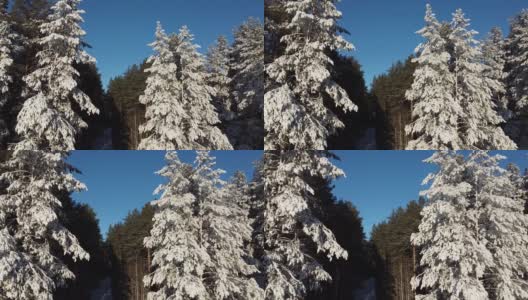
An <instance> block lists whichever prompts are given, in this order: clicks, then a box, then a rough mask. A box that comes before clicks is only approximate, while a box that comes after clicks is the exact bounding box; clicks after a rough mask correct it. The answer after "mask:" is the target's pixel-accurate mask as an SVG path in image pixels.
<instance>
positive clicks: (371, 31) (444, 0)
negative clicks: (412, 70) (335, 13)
mask: <svg viewBox="0 0 528 300" xmlns="http://www.w3.org/2000/svg"><path fill="white" fill-rule="evenodd" d="M426 3H431V5H432V6H433V10H434V11H435V13H436V15H437V17H438V18H439V19H440V20H446V21H450V20H451V13H452V12H454V11H455V10H456V9H457V8H462V9H463V10H464V11H465V12H466V15H467V16H468V17H469V18H471V19H472V28H473V29H475V30H477V31H479V32H480V33H481V35H483V36H485V35H486V34H487V32H489V30H490V29H491V28H492V27H494V26H500V27H502V28H503V30H504V32H505V33H507V32H508V20H509V19H510V18H511V17H512V16H514V15H515V14H517V13H518V12H520V11H521V9H522V8H528V1H526V0H462V1H461V0H428V1H426V0H400V1H395V0H368V1H352V0H342V1H341V2H340V3H339V4H338V8H339V9H340V10H341V12H342V13H343V19H342V20H341V25H342V26H343V27H345V28H346V29H348V31H350V35H349V36H347V39H348V40H349V41H350V42H352V43H353V44H354V45H355V46H356V51H354V52H351V54H353V55H354V56H355V57H356V58H357V59H358V60H359V62H360V63H361V64H362V65H363V70H364V71H365V79H366V82H367V85H370V83H371V81H372V78H373V77H374V76H375V75H379V74H381V73H383V72H385V71H386V70H387V69H388V68H389V67H390V66H391V65H392V64H393V63H394V62H396V61H397V60H400V59H405V58H407V57H408V56H409V55H410V54H412V53H413V51H414V49H415V48H416V46H417V45H418V44H419V43H420V42H421V41H422V39H421V37H420V36H418V35H417V34H415V32H416V31H418V30H419V29H420V28H422V27H423V25H424V21H423V17H424V14H425V5H426Z"/></svg>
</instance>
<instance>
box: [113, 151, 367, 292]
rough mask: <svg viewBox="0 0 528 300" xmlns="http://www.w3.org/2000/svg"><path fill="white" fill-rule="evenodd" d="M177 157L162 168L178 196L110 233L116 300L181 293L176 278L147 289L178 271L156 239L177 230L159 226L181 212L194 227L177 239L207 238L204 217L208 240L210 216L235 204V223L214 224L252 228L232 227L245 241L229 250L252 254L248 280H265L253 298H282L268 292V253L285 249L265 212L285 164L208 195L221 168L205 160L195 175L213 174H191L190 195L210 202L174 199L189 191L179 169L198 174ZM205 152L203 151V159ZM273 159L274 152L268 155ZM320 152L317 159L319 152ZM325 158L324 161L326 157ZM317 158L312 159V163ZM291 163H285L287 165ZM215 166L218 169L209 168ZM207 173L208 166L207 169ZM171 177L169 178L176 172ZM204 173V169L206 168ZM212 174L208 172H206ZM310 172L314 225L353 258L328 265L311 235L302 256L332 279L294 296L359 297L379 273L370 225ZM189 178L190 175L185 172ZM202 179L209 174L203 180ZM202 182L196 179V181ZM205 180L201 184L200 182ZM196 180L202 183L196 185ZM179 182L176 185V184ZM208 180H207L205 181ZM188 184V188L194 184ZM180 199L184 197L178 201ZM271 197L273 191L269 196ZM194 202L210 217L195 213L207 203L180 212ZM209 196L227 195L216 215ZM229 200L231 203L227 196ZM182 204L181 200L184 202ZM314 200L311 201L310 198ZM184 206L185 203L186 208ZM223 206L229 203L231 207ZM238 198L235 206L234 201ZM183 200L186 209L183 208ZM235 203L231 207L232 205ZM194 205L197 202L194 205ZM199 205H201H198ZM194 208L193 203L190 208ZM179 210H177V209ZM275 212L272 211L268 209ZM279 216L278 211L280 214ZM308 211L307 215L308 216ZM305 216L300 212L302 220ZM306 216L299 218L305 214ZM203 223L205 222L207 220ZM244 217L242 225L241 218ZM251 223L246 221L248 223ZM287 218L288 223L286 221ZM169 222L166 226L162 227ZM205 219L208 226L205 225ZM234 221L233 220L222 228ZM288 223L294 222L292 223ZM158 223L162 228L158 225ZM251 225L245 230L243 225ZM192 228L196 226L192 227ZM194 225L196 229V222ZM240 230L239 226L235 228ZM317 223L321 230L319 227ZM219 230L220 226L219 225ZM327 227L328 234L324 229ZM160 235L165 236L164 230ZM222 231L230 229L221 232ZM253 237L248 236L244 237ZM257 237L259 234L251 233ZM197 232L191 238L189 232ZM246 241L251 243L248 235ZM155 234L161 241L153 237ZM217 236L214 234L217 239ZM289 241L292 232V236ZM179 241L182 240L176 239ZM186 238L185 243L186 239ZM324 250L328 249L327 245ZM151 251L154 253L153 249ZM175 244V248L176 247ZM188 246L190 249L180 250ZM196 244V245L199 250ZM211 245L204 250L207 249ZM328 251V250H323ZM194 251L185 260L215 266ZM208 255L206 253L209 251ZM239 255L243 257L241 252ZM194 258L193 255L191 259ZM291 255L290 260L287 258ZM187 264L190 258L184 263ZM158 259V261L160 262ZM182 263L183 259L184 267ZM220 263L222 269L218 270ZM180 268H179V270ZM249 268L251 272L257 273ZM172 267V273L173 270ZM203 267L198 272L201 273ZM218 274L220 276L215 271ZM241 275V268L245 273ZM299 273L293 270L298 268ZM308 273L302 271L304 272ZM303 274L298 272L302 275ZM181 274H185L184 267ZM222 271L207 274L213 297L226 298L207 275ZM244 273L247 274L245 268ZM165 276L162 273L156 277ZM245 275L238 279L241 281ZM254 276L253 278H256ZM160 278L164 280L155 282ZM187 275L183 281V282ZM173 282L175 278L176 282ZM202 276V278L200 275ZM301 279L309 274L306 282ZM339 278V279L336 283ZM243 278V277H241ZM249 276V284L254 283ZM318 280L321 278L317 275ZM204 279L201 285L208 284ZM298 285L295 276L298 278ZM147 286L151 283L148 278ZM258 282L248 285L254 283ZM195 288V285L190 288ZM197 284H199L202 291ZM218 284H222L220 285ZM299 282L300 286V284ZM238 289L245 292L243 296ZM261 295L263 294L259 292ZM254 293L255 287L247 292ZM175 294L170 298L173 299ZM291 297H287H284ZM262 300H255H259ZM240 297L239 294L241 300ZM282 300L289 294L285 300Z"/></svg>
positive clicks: (262, 168) (206, 288)
mask: <svg viewBox="0 0 528 300" xmlns="http://www.w3.org/2000/svg"><path fill="white" fill-rule="evenodd" d="M292 154H293V153H291V154H288V153H284V154H278V153H275V154H274V155H279V156H281V155H284V156H283V157H284V158H286V157H287V156H286V155H292ZM172 155H173V154H170V153H169V154H168V158H167V159H168V165H167V167H166V169H164V170H162V171H161V173H160V174H166V175H167V176H170V177H169V178H172V179H170V180H169V183H168V184H170V186H171V192H170V193H171V194H161V198H160V199H159V200H156V201H154V202H152V204H148V205H146V206H145V207H144V208H143V209H142V210H141V211H133V212H131V213H130V214H129V215H128V216H127V217H126V219H125V220H124V221H123V222H121V223H119V224H116V225H113V226H112V227H111V228H110V230H109V233H108V239H107V240H108V244H109V245H110V248H111V251H112V253H113V257H114V258H113V260H112V266H113V273H112V274H113V275H112V278H113V289H114V290H113V296H114V297H115V298H116V299H146V297H147V295H148V293H149V292H151V293H157V294H159V293H164V295H169V294H170V293H171V292H170V291H173V292H177V290H171V289H167V288H166V287H164V283H163V282H166V283H165V284H168V283H169V280H173V279H174V278H173V277H166V278H167V279H165V280H166V281H165V280H164V281H162V282H160V281H156V282H157V283H156V285H155V287H154V288H153V287H151V288H150V289H149V288H148V287H146V286H144V285H143V278H150V279H146V280H152V278H157V280H160V279H161V278H164V277H160V276H166V275H164V274H165V273H166V272H173V271H175V270H178V268H179V267H178V266H179V264H174V265H173V263H175V262H172V263H170V264H169V263H163V264H160V262H159V258H158V259H156V257H157V256H156V255H157V254H156V253H158V252H159V251H162V249H165V248H164V247H168V245H167V244H166V245H165V246H162V245H158V246H156V247H152V246H151V245H152V244H151V243H152V242H154V241H156V240H157V241H160V240H159V238H161V237H157V236H156V235H154V234H164V235H166V234H168V233H167V232H169V231H171V232H172V231H173V230H175V227H174V228H173V227H165V228H163V229H156V228H157V226H168V225H170V224H172V223H166V222H165V221H166V220H168V219H167V218H169V219H170V215H171V214H173V213H176V214H177V215H178V216H179V217H178V220H180V221H179V222H185V224H187V225H186V226H184V227H178V226H176V227H177V228H180V229H178V231H174V233H173V234H172V236H175V237H176V236H179V235H184V236H186V238H185V240H186V241H188V242H190V241H192V240H193V239H194V238H195V237H197V236H202V235H196V234H197V233H198V232H199V231H196V232H195V233H196V234H195V233H193V231H192V230H193V229H192V228H193V227H192V226H191V225H190V224H194V223H193V222H195V221H198V220H203V221H201V222H200V223H199V224H202V225H201V226H199V227H197V228H202V230H203V231H201V232H203V233H202V234H203V238H204V239H207V238H208V237H207V235H206V233H207V230H210V229H206V228H208V226H211V225H207V224H208V222H209V221H207V220H209V219H208V217H207V214H208V213H214V212H215V211H217V212H218V213H220V212H221V214H226V213H228V211H225V210H218V209H220V208H219V207H221V206H219V205H235V206H234V207H238V208H234V207H231V209H230V210H229V213H228V215H229V218H230V219H232V220H230V221H228V219H225V220H223V219H222V218H221V217H220V216H215V217H214V220H215V222H220V223H218V225H215V226H220V227H218V228H223V226H227V225H226V224H229V222H236V226H246V227H245V228H246V229H242V228H243V227H242V228H239V229H238V230H235V231H233V230H231V231H229V232H231V234H233V233H235V232H236V234H237V235H238V234H242V236H240V238H241V240H240V241H241V243H240V244H239V243H236V242H235V241H236V240H237V238H236V237H231V238H229V239H228V241H229V245H230V246H227V245H226V246H224V247H226V249H228V248H231V247H233V245H239V246H238V247H240V248H239V251H240V252H238V253H245V254H244V255H243V256H244V257H246V258H245V260H246V261H247V262H248V263H249V265H247V266H252V267H251V268H253V271H252V272H250V273H248V274H247V275H246V276H243V277H246V278H247V279H250V278H251V277H253V278H255V280H256V281H255V283H253V284H256V283H258V285H256V286H253V287H252V289H254V290H253V292H252V293H257V294H253V295H254V296H255V297H258V298H260V297H263V296H264V297H265V298H266V299H274V298H273V297H279V296H278V295H277V294H275V293H276V292H277V291H276V290H275V288H274V289H273V290H267V289H266V286H267V285H268V284H271V282H270V280H271V279H272V278H273V277H270V276H275V275H274V273H270V269H269V268H270V265H269V264H270V263H271V262H269V261H268V258H266V257H268V255H271V254H272V253H280V252H275V251H278V249H276V248H275V247H277V246H273V245H274V244H271V242H272V239H274V237H273V235H271V233H272V232H270V230H272V229H271V228H270V227H269V226H270V225H271V224H269V223H268V222H270V221H271V219H266V218H265V215H266V214H268V213H265V211H267V209H268V208H267V207H268V206H269V205H271V203H268V201H267V200H265V198H263V197H265V195H266V194H267V193H269V192H268V191H267V189H265V188H264V187H265V185H266V184H265V180H266V179H265V178H268V177H267V176H268V175H265V172H266V173H267V172H275V171H273V170H275V167H277V165H276V163H278V161H275V158H270V157H268V158H265V159H264V160H262V161H261V162H260V163H259V164H258V167H257V169H256V171H255V176H254V178H253V180H252V181H251V182H247V181H246V179H245V176H244V175H243V173H241V172H236V173H235V174H234V176H233V177H232V178H231V179H230V180H229V181H228V182H227V183H225V184H223V187H221V188H220V190H217V192H216V193H214V194H209V193H208V192H204V189H205V190H207V189H211V188H212V189H213V190H216V189H217V188H214V187H212V186H209V188H207V189H206V188H205V187H206V186H207V185H206V186H202V184H204V183H200V182H202V180H204V178H214V177H210V176H212V175H211V174H214V173H211V174H210V175H207V174H208V173H207V172H214V169H208V168H205V166H207V165H208V164H205V162H207V161H209V159H210V158H207V156H204V157H202V159H201V160H199V161H203V162H196V163H195V168H196V169H194V172H195V173H194V174H198V173H200V174H201V172H206V173H203V175H204V176H205V175H207V176H206V177H203V178H202V177H196V176H198V175H190V174H192V173H189V175H186V176H185V177H184V178H188V180H189V182H190V183H191V186H192V185H195V184H196V185H197V186H201V188H200V189H199V190H195V188H191V189H190V190H188V191H189V192H191V193H196V192H198V191H202V192H201V193H205V194H203V195H202V196H199V197H204V198H199V197H198V195H200V194H197V196H195V197H198V198H193V197H191V196H190V195H187V196H184V195H183V194H172V193H174V191H178V190H180V188H183V190H182V191H184V190H186V188H184V187H183V186H182V187H180V188H176V186H173V185H172V184H176V183H177V182H181V184H184V183H186V182H188V181H187V180H184V181H181V180H182V179H183V178H180V179H179V180H176V178H179V177H177V176H181V175H178V174H179V173H178V172H176V170H179V172H190V171H192V170H193V169H192V168H190V165H188V164H184V163H181V162H180V161H179V160H178V158H177V157H176V156H172ZM202 155H204V154H202ZM268 155H269V154H268ZM314 155H316V154H314ZM321 158H323V157H321ZM312 159H313V158H312ZM325 160H326V159H324V160H322V161H320V163H323V164H324V161H325ZM316 161H317V160H314V161H313V163H316ZM285 163H286V162H285ZM209 166H211V165H209ZM201 168H204V169H201ZM169 170H170V173H166V172H169ZM199 170H203V171H199ZM207 170H209V171H207ZM292 171H293V170H292ZM305 172H306V171H303V172H301V173H299V176H302V178H304V180H306V182H308V183H309V184H310V185H311V186H312V187H313V189H314V195H313V198H312V197H310V198H308V199H310V200H309V202H308V203H309V207H310V210H312V211H313V218H314V219H313V221H315V220H318V219H319V220H321V223H320V225H317V226H324V227H321V229H323V230H329V231H328V232H327V233H326V234H329V233H330V232H333V233H334V234H335V239H336V241H337V242H338V243H339V244H340V245H342V246H343V250H344V251H346V252H347V254H348V259H347V260H328V258H327V257H326V255H324V254H323V252H320V250H317V243H318V242H317V240H314V241H310V239H308V240H305V239H306V238H308V237H309V236H305V237H303V238H302V239H301V240H300V241H302V243H303V244H304V245H305V246H303V247H302V248H300V249H299V250H298V251H301V252H306V255H308V256H307V258H306V259H308V257H311V258H309V259H308V260H309V261H310V264H315V265H319V267H320V268H321V269H320V272H323V273H322V274H327V275H326V276H328V277H327V278H326V279H325V280H324V282H320V283H318V284H316V283H315V282H314V283H311V280H310V279H309V278H306V279H305V280H306V282H305V283H303V286H304V285H305V284H306V285H305V286H304V287H302V286H298V287H297V288H298V290H297V289H296V290H289V292H294V291H295V292H296V293H300V294H299V295H303V297H305V298H306V299H319V298H320V297H325V299H336V300H337V299H347V298H348V297H349V295H351V293H353V291H354V290H356V289H358V288H359V287H360V286H361V284H362V283H363V282H364V281H365V280H366V279H368V278H369V277H371V276H372V274H373V269H372V267H371V260H370V255H369V253H368V252H369V247H368V243H367V242H366V241H365V238H364V233H363V228H362V225H361V218H360V217H359V213H358V211H357V210H356V209H355V207H354V206H353V205H352V204H351V203H350V202H345V201H338V200H337V199H336V198H335V196H334V195H333V194H332V189H333V187H332V181H331V179H330V178H327V177H319V176H317V175H314V176H312V175H309V174H308V173H305ZM184 174H186V173H184ZM200 176H202V175H200ZM193 178H196V179H193ZM200 178H201V179H200ZM194 180H197V181H196V183H193V182H194ZM171 182H172V183H171ZM206 182H207V181H206ZM191 186H189V187H191ZM177 195H180V196H177ZM268 195H269V194H268ZM187 197H191V198H188V199H197V200H198V199H203V200H202V201H204V202H201V203H202V204H199V205H200V206H203V208H202V209H204V211H203V213H199V210H198V211H196V209H199V207H200V206H194V211H195V213H196V214H191V212H192V211H193V210H191V211H187V212H186V210H185V209H184V208H185V206H182V207H181V208H178V209H182V210H181V211H178V210H176V209H177V207H179V205H185V201H183V199H187ZM205 197H214V198H216V197H220V199H222V198H223V199H225V200H220V199H219V200H216V201H220V202H216V203H217V204H216V206H212V207H211V209H213V210H211V211H209V210H208V209H207V207H208V206H207V203H208V201H209V200H206V199H207V198H205ZM224 197H226V198H224ZM164 199H166V200H168V199H171V201H175V202H164V201H166V200H164ZM177 199H180V200H177ZM308 199H307V200H308ZM180 201H182V202H181V203H180ZM222 201H226V202H225V204H220V203H224V202H222ZM234 201H235V202H234ZM159 203H172V204H171V206H170V207H164V208H163V209H161V208H160V207H159ZM178 203H180V204H178ZM229 203H231V204H229ZM189 204H190V203H189ZM197 205H198V203H197ZM191 207H193V206H191ZM167 209H170V210H171V212H169V211H167ZM172 210H174V211H172ZM236 211H240V212H241V213H242V214H241V215H238V217H234V214H235V213H236ZM269 212H271V211H269ZM277 213H278V212H277ZM304 213H305V212H303V213H302V214H304ZM302 214H301V215H302ZM301 215H299V217H300V216H301ZM202 218H203V219H202ZM236 220H239V221H236ZM244 220H245V221H244ZM301 220H302V218H301V219H299V220H298V221H295V222H301V223H299V224H302V221H301ZM285 221H286V220H285ZM160 222H163V223H160ZM202 222H203V223H202ZM223 222H227V223H223ZM288 222H289V221H288ZM156 224H159V225H156ZM244 224H246V225H244ZM189 226H191V227H189ZM193 226H194V225H193ZM233 226H235V224H233ZM310 226H314V225H313V224H312V225H310ZM213 228H214V227H213ZM324 228H327V229H324ZM159 230H161V231H159ZM248 230H249V231H248ZM222 232H223V231H222ZM244 232H246V233H244ZM251 232H253V233H251ZM189 234H190V235H189ZM222 234H226V232H223V233H222ZM243 236H245V238H243ZM154 237H156V239H155V240H154ZM213 237H214V236H212V237H210V238H213ZM285 237H286V235H285ZM218 238H219V237H215V239H218ZM177 240H180V239H176V240H175V242H176V241H177ZM180 241H182V240H180ZM205 241H206V240H202V242H205ZM196 242H197V243H198V244H197V245H200V240H196ZM221 243H222V242H221V241H217V242H215V244H216V245H219V244H221ZM204 245H207V242H205V244H204ZM321 246H323V245H322V244H321V245H320V247H321ZM150 247H152V248H150ZM173 247H176V245H174V246H173ZM178 247H180V249H181V250H180V251H182V252H181V253H186V251H187V250H186V249H188V248H187V247H190V245H188V246H184V245H179V246H178ZM181 247H183V248H181ZM194 247H196V246H194ZM204 247H205V246H204ZM324 247H326V246H324ZM193 249H194V250H193V251H192V252H191V253H194V254H193V255H192V257H188V258H187V259H186V260H183V261H186V262H188V263H190V262H191V261H195V260H196V259H197V258H196V256H195V255H197V254H198V253H200V251H206V252H204V253H202V254H200V255H204V256H203V259H204V260H205V261H204V263H205V262H206V261H209V260H210V259H213V258H214V257H215V256H214V255H215V254H214V253H215V252H210V251H213V249H208V248H202V247H198V248H193ZM205 253H207V254H205ZM234 253H237V252H234ZM234 253H233V254H232V255H230V256H232V258H230V259H236V258H237V257H238V255H240V254H234ZM189 255H190V254H189ZM219 258H222V259H226V255H223V254H222V255H221V256H219ZM284 258H286V257H284ZM182 259H183V258H182ZM156 261H158V262H156ZM183 261H182V262H183ZM200 261H202V260H198V261H196V263H197V265H196V266H195V267H197V268H199V266H200V265H201V263H200ZM225 263H228V262H227V261H226V262H224V263H222V265H223V264H225ZM275 263H276V264H277V266H281V268H283V267H286V266H287V265H283V264H284V262H282V260H278V261H276V262H275ZM210 264H213V265H214V260H213V261H210V263H209V264H207V263H205V264H204V267H205V268H212V266H213V265H210ZM218 266H220V265H218ZM172 268H174V269H172ZM251 268H250V269H251ZM171 270H172V271H171ZM196 270H198V269H196ZM215 270H216V271H215ZM241 270H242V269H241ZM293 270H294V269H292V271H293ZM298 271H301V270H298ZM298 271H296V272H298ZM179 272H184V270H183V269H181V271H179ZM185 272H190V273H189V275H187V276H196V274H199V273H195V272H194V271H191V270H187V271H185ZM216 272H220V270H219V269H211V270H210V271H209V272H208V273H206V274H207V276H205V275H204V276H205V277H203V278H204V279H201V280H203V283H202V284H203V290H201V292H200V293H206V294H209V293H211V294H213V293H219V290H218V288H219V286H216V288H215V287H214V285H209V281H208V280H207V279H205V278H207V277H209V276H212V275H213V274H215V273H216ZM229 272H233V269H231V270H230V271H229ZM241 272H242V271H241ZM155 274H158V275H155ZM179 274H180V275H179V276H184V275H183V274H182V273H179ZM241 274H243V273H240V274H239V275H237V276H241ZM251 274H253V275H251ZM152 276H157V277H152ZM184 277H185V278H187V279H185V280H190V279H189V278H192V277H186V276H184ZM184 277H181V278H182V280H183V278H184ZM171 278H172V279H171ZM196 278H200V277H196ZM299 278H302V277H299ZM330 278H332V280H330ZM239 279H241V278H239ZM247 279H246V280H247ZM313 279H315V277H314V278H313ZM201 280H200V281H201ZM291 280H293V278H292V279H291ZM147 282H148V281H147ZM250 282H251V281H248V283H250ZM294 282H295V281H290V282H289V283H288V284H286V283H285V284H284V285H282V284H281V286H282V287H283V288H287V287H288V286H289V284H292V283H294ZM303 282H304V280H303ZM189 284H190V283H189ZM194 284H196V282H195V283H193V284H192V286H195V285H194ZM216 284H218V283H216ZM296 284H298V283H296ZM229 286H230V285H229V284H227V285H225V286H224V287H225V288H227V287H229ZM242 287H243V285H242V282H241V281H239V282H238V283H237V288H236V289H230V288H227V290H226V292H227V291H230V292H227V293H235V294H237V293H239V292H240V289H242ZM181 288H182V290H181V291H179V292H180V293H186V292H185V291H186V290H185V285H184V286H181ZM196 291H200V289H198V290H196ZM237 291H238V292H237ZM259 291H260V292H259ZM187 292H189V293H190V290H188V289H187ZM246 292H248V290H246ZM168 293H169V294H168ZM221 295H222V294H216V295H215V296H214V297H215V298H217V299H223V297H224V296H221ZM283 295H284V296H285V297H286V294H283ZM255 297H252V299H254V298H255ZM235 298H236V297H235ZM280 298H282V296H280Z"/></svg>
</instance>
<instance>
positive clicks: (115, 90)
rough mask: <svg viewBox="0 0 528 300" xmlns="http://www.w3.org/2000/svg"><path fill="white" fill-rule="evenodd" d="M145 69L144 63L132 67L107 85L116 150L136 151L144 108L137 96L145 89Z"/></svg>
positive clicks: (143, 118) (145, 63)
mask: <svg viewBox="0 0 528 300" xmlns="http://www.w3.org/2000/svg"><path fill="white" fill-rule="evenodd" d="M147 68H148V64H147V62H146V61H144V62H143V63H141V64H140V65H133V66H132V67H130V68H129V69H128V70H127V71H126V72H125V74H123V75H121V76H118V77H116V78H114V79H112V80H110V83H109V85H108V96H109V100H110V101H111V102H112V103H113V104H112V105H113V108H112V129H113V137H112V138H113V144H114V148H116V149H122V150H125V149H136V148H137V146H138V145H139V141H140V140H141V137H140V135H139V125H140V124H141V123H143V122H144V121H145V106H144V105H143V104H141V103H140V102H139V96H141V95H142V94H143V91H144V90H145V87H146V81H147V77H148V74H147V73H146V72H145V69H147Z"/></svg>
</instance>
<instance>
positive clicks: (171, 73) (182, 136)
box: [139, 22, 191, 150]
mask: <svg viewBox="0 0 528 300" xmlns="http://www.w3.org/2000/svg"><path fill="white" fill-rule="evenodd" d="M150 46H151V47H152V48H153V49H154V51H155V52H156V53H155V54H154V55H153V56H151V57H150V58H149V59H148V63H150V64H151V66H150V67H149V68H148V69H146V70H145V72H148V73H149V77H148V78H147V82H146V84H147V85H146V88H145V92H144V94H143V95H142V96H141V97H140V98H139V101H140V102H141V103H143V104H145V106H146V113H145V118H146V122H145V123H144V124H142V125H141V126H140V127H139V132H140V133H141V134H142V136H143V139H142V140H141V143H140V144H139V149H145V150H146V149H174V148H189V149H190V147H191V146H190V145H188V143H189V141H188V137H187V136H186V132H185V127H184V126H183V124H182V123H183V122H184V120H185V119H186V113H185V105H184V103H182V102H181V101H178V96H177V94H179V91H180V90H181V83H180V81H179V80H178V78H177V74H178V73H177V72H178V67H177V65H176V57H175V56H174V53H173V52H172V51H171V50H170V47H169V37H168V36H167V34H166V33H165V31H164V30H163V27H162V26H161V23H159V22H158V25H157V27H156V41H154V42H153V43H152V44H150ZM180 100H181V99H180Z"/></svg>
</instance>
